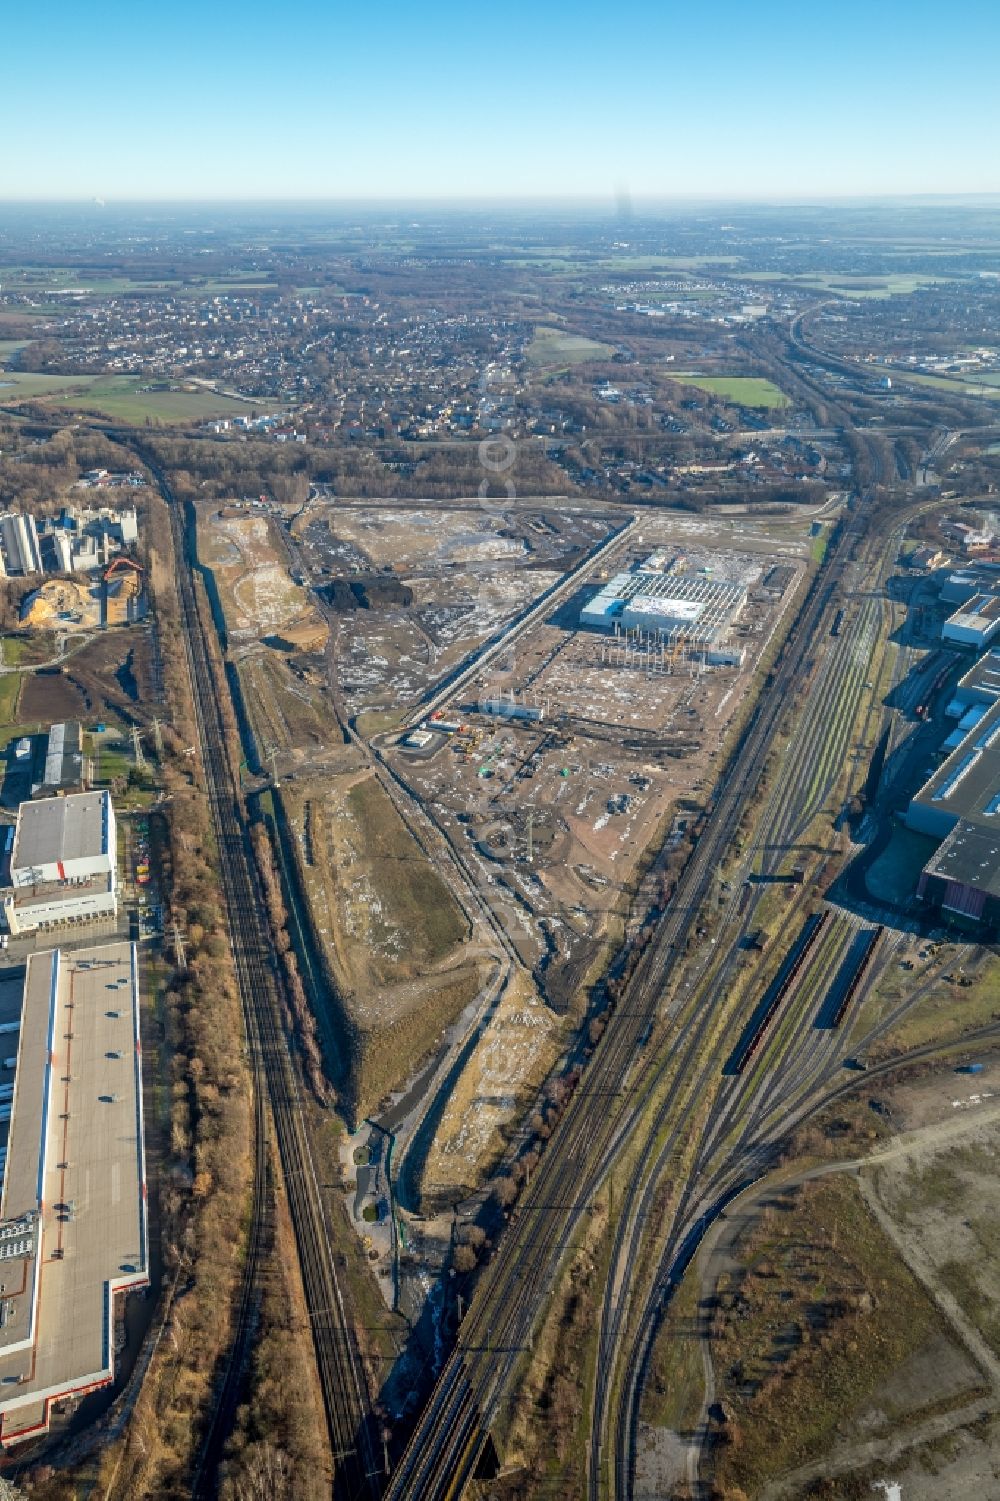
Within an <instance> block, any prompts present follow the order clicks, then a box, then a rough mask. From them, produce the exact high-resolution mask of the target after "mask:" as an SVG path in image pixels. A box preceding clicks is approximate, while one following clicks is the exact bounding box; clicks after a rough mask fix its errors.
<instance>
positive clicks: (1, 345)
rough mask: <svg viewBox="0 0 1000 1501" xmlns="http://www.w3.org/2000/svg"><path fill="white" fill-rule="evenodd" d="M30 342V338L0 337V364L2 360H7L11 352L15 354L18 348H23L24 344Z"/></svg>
mask: <svg viewBox="0 0 1000 1501" xmlns="http://www.w3.org/2000/svg"><path fill="white" fill-rule="evenodd" d="M30 343H31V340H30V339H0V364H2V363H3V362H4V360H9V359H10V357H11V355H12V354H17V351H18V350H19V349H23V348H24V346H25V345H26V344H30Z"/></svg>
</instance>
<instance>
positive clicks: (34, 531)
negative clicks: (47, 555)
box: [0, 511, 42, 576]
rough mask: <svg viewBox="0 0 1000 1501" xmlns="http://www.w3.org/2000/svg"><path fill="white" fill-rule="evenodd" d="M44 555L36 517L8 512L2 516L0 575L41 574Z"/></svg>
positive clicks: (0, 519) (17, 512) (0, 523)
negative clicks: (39, 541) (40, 546)
mask: <svg viewBox="0 0 1000 1501" xmlns="http://www.w3.org/2000/svg"><path fill="white" fill-rule="evenodd" d="M41 571H42V554H41V551H40V549H39V546H38V528H37V527H36V526H35V518H34V516H29V515H22V514H21V513H20V512H19V511H7V512H5V513H4V515H2V516H0V574H2V575H4V576H6V575H7V574H9V573H16V574H29V573H41Z"/></svg>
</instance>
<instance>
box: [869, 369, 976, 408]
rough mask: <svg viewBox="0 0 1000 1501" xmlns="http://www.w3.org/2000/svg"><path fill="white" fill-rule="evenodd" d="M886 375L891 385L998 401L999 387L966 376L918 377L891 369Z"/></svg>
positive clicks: (904, 371)
mask: <svg viewBox="0 0 1000 1501" xmlns="http://www.w3.org/2000/svg"><path fill="white" fill-rule="evenodd" d="M886 374H887V375H889V376H890V377H891V379H892V383H893V385H896V383H897V382H905V384H906V385H908V386H930V387H931V388H932V389H934V390H937V391H951V393H952V395H954V396H983V397H985V399H986V400H987V401H1000V386H995V385H994V384H993V383H992V381H989V380H988V381H986V382H985V383H983V384H980V382H979V381H972V380H971V379H970V378H969V377H968V376H962V375H956V376H951V375H920V374H917V373H915V372H913V371H910V370H893V369H891V368H890V369H888V370H887V371H886Z"/></svg>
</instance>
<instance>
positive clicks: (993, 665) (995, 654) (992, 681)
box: [958, 647, 1000, 698]
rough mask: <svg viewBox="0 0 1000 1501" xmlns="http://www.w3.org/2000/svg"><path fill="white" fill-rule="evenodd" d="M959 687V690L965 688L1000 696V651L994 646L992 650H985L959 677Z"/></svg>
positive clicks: (991, 695) (995, 696)
mask: <svg viewBox="0 0 1000 1501" xmlns="http://www.w3.org/2000/svg"><path fill="white" fill-rule="evenodd" d="M958 687H959V691H961V690H962V689H963V688H964V689H968V690H970V691H975V692H978V693H982V694H984V695H988V696H989V697H990V698H1000V651H997V650H996V648H995V647H994V648H993V650H992V651H988V652H984V653H983V655H982V656H981V657H980V658H979V659H978V661H976V662H974V663H973V664H972V666H971V667H970V668H969V670H968V672H966V673H963V675H962V676H961V677H960V678H959V680H958Z"/></svg>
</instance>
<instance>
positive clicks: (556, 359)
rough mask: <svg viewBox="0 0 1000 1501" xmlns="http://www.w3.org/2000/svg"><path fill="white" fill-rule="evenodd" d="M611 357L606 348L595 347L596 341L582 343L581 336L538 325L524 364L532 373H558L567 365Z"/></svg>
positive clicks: (604, 345) (606, 346) (608, 348)
mask: <svg viewBox="0 0 1000 1501" xmlns="http://www.w3.org/2000/svg"><path fill="white" fill-rule="evenodd" d="M613 353H614V350H613V349H612V347H611V345H610V344H599V343H598V342H597V340H596V339H585V338H584V337H583V335H582V334H571V333H568V332H567V331H566V330H565V329H562V328H553V327H551V326H550V325H549V324H546V323H542V324H539V326H538V327H537V328H536V329H535V337H534V338H533V339H532V341H531V343H530V344H529V345H528V364H529V365H530V366H531V367H532V369H533V370H562V369H565V368H566V366H567V365H581V364H583V363H584V362H585V361H587V360H602V359H606V358H607V357H608V356H609V355H611V354H613Z"/></svg>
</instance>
